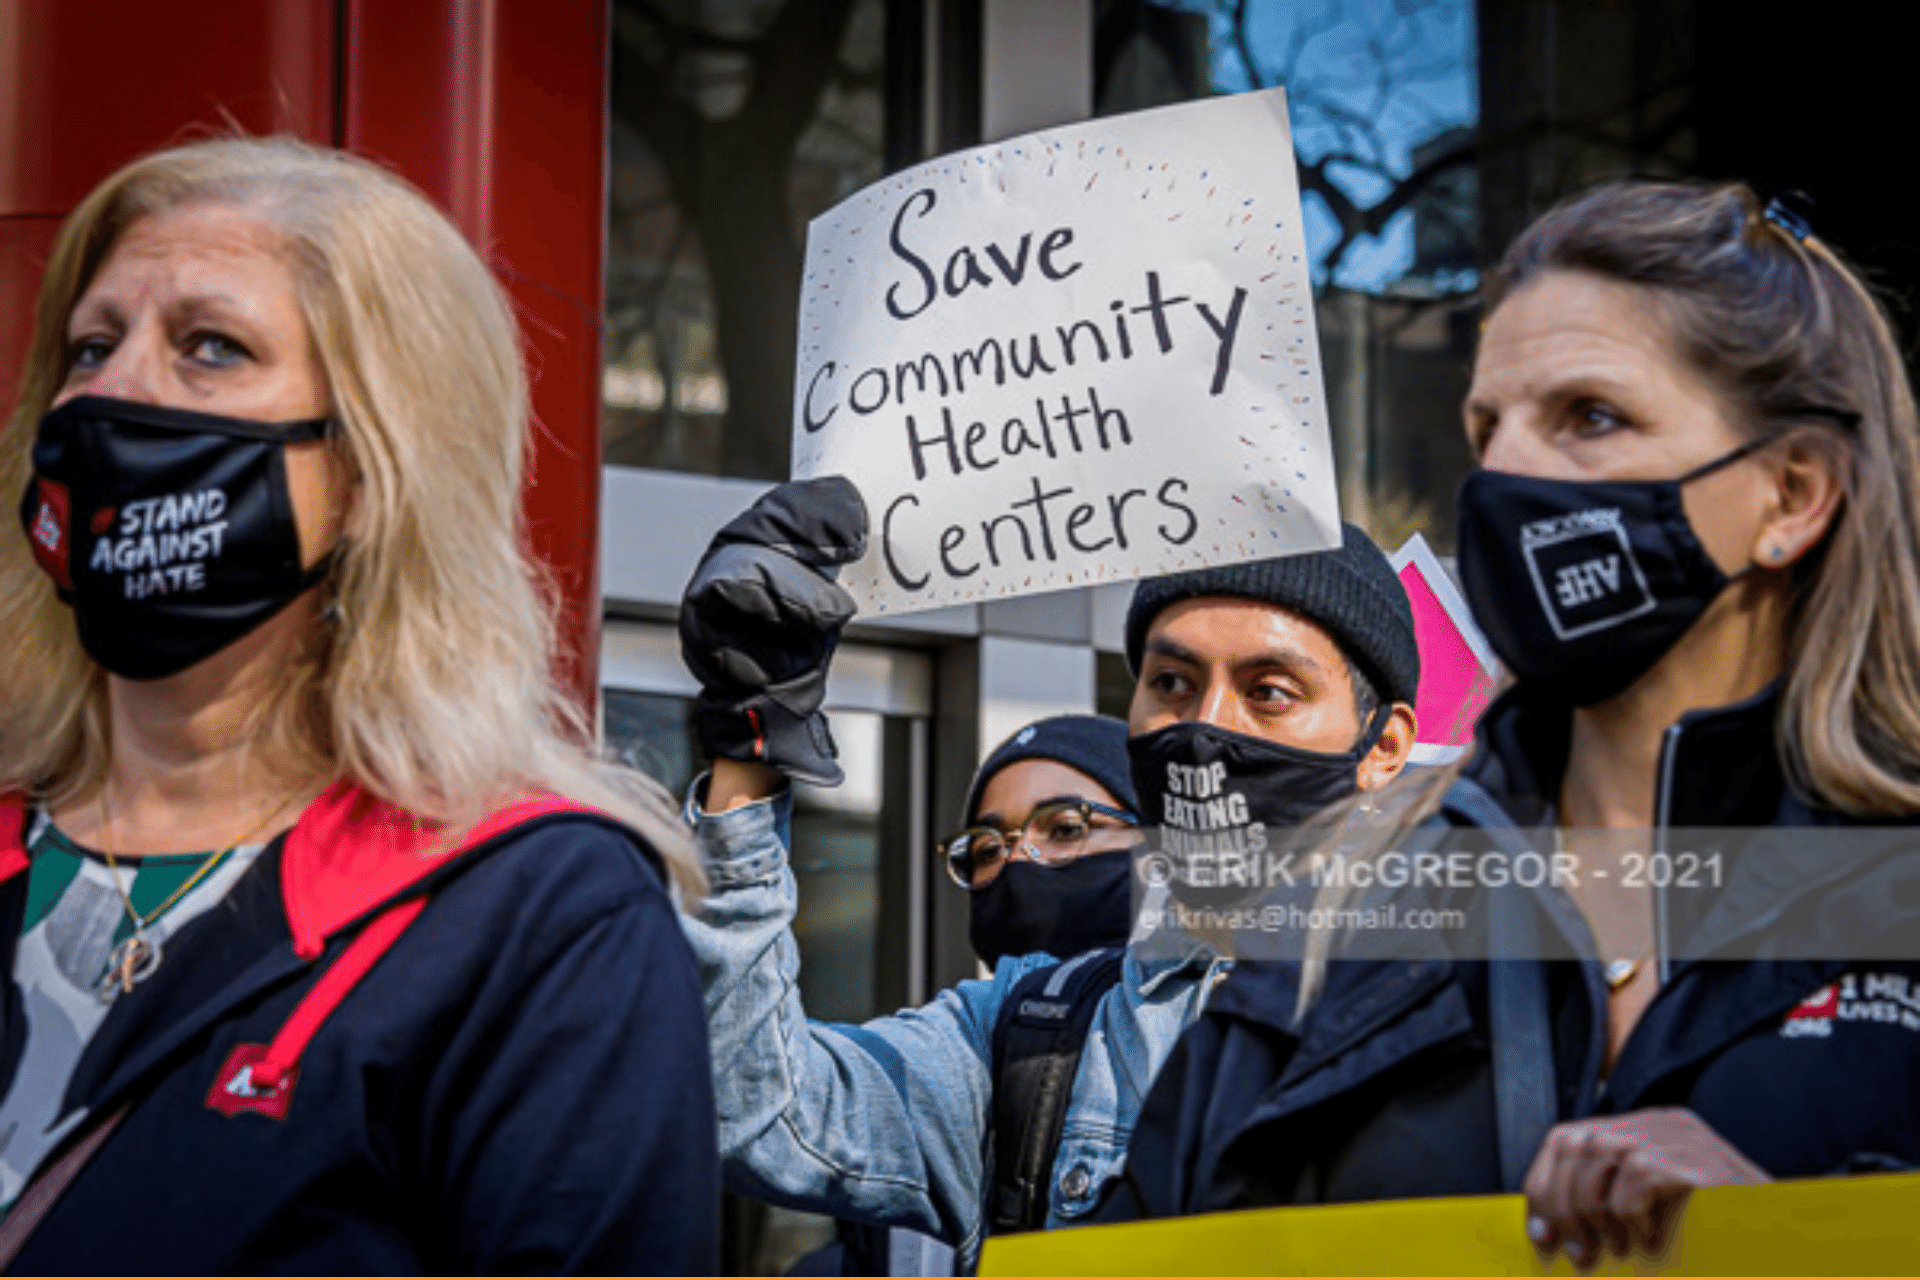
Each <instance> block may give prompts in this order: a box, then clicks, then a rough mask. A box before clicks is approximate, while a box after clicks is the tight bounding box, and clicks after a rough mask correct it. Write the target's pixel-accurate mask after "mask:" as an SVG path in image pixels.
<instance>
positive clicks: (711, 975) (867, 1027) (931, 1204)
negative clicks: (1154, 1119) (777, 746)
mask: <svg viewBox="0 0 1920 1280" xmlns="http://www.w3.org/2000/svg"><path fill="white" fill-rule="evenodd" d="M700 785H701V784H696V789H695V794H696V795H697V794H699V788H700ZM791 815H792V799H791V793H789V792H786V791H782V792H781V793H780V794H778V795H776V796H774V797H772V798H770V799H767V800H763V801H759V802H756V803H753V804H748V805H743V806H741V807H740V808H737V809H734V810H731V811H729V812H727V813H723V814H708V813H705V812H703V811H702V810H701V809H700V808H699V806H698V805H697V803H695V801H694V800H693V799H692V798H691V797H690V798H689V800H688V804H687V816H688V818H689V819H690V820H691V821H692V823H693V828H694V832H695V836H696V838H697V840H698V842H699V845H700V848H701V851H702V855H703V857H704V859H705V862H706V869H707V876H708V880H709V884H710V888H709V891H708V894H707V897H706V898H704V899H703V900H701V902H700V903H699V904H698V906H697V909H696V910H694V911H693V912H691V913H689V914H688V915H687V916H686V917H685V918H684V920H683V924H684V927H685V929H686V933H687V937H688V940H689V941H690V942H691V943H692V945H693V952H694V956H695V957H696V959H697V960H698V962H699V967H700V978H701V985H702V987H703V988H704V990H705V993H706V1004H707V1027H708V1033H709V1035H710V1037H711V1039H712V1045H713V1062H714V1068H715V1072H714V1089H715V1096H716V1102H717V1104H718V1107H719V1113H720V1154H721V1159H722V1161H723V1169H724V1171H725V1175H726V1181H727V1185H728V1186H729V1187H730V1188H732V1189H733V1190H735V1191H738V1192H740V1193H742V1194H745V1195H749V1196H752V1197H754V1198H756V1199H760V1200H766V1201H770V1202H772V1203H775V1204H782V1205H786V1206H789V1207H792V1208H798V1209H807V1210H811V1211H813V1212H816V1213H825V1214H831V1215H833V1216H835V1217H842V1218H853V1219H859V1220H862V1221H867V1222H877V1223H882V1224H885V1225H889V1226H900V1227H908V1228H911V1229H913V1230H916V1231H921V1232H925V1233H927V1234H930V1235H934V1236H937V1237H938V1238H940V1239H942V1240H945V1241H947V1242H949V1243H951V1244H954V1245H955V1246H956V1247H957V1248H958V1250H959V1252H960V1255H961V1257H962V1259H963V1261H964V1262H966V1263H971V1262H972V1260H973V1259H974V1258H975V1257H976V1256H977V1255H978V1252H979V1247H980V1242H981V1240H982V1238H983V1236H984V1234H985V1227H984V1203H985V1192H984V1187H983V1177H984V1154H985V1153H984V1150H983V1148H984V1146H985V1139H986V1133H987V1125H988V1116H989V1114H990V1103H991V1099H992V1088H993V1082H992V1077H991V1070H990V1066H989V1063H990V1059H991V1052H992V1050H991V1038H992V1034H993V1025H994V1021H995V1019H996V1018H997V1016H998V1014H999V1011H1000V1005H1001V1002H1002V1000H1003V999H1004V998H1005V995H1006V992H1007V991H1008V990H1009V988H1010V987H1011V986H1012V984H1013V983H1015V982H1017V981H1018V980H1019V978H1020V977H1021V976H1022V975H1023V974H1025V973H1027V972H1028V971H1029V970H1031V969H1033V968H1035V967H1037V966H1038V965H1041V964H1045V963H1049V962H1050V961H1049V959H1048V958H1047V957H1045V956H1027V957H1021V958H1019V959H1017V960H1008V961H1006V962H1004V963H1003V964H1002V965H1001V966H1000V968H999V970H998V972H996V973H995V974H994V976H993V977H992V978H990V979H986V980H981V981H973V982H963V983H960V984H959V985H958V986H955V987H953V988H950V989H948V990H946V991H943V992H941V993H940V994H939V995H938V996H936V997H935V998H934V999H933V1001H932V1002H930V1003H928V1004H926V1005H923V1006H921V1007H920V1008H918V1009H906V1010H903V1011H901V1012H900V1013H897V1014H895V1015H893V1016H892V1017H887V1018H876V1019H874V1020H873V1021H871V1022H867V1023H863V1024H861V1025H860V1026H851V1025H846V1024H829V1023H821V1022H814V1021H812V1020H811V1019H809V1018H808V1017H807V1016H806V1011H805V1010H804V1009H803V1008H802V1007H801V1002H800V987H799V972H800V959H799V953H798V951H797V950H796V948H795V945H794V939H793V930H792V924H793V915H794V908H795V902H796V890H795V884H794V877H793V872H792V870H791V869H790V867H789V865H788V859H787V845H788V839H789V836H788V832H789V822H790V819H791Z"/></svg>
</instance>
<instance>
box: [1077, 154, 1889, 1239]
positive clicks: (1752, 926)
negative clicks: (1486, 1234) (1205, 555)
mask: <svg viewBox="0 0 1920 1280" xmlns="http://www.w3.org/2000/svg"><path fill="white" fill-rule="evenodd" d="M1487 313H1488V318H1487V322H1486V326H1485V330H1484V333H1483V336H1482V339H1481V344H1480V350H1479V354H1478V358H1477V361H1476V364H1475V369H1474V377H1473V384H1472V389H1471V391H1470V393H1469V395H1468V398H1467V402H1466V406H1465V417H1466V428H1467V433H1468V437H1469V439H1470V441H1471V443H1472V445H1473V448H1474V450H1475V452H1476V453H1477V454H1478V455H1479V458H1480V462H1481V467H1482V469H1481V470H1480V471H1479V472H1478V473H1476V474H1475V475H1474V476H1472V477H1471V478H1470V479H1469V480H1468V481H1467V482H1466V484H1465V485H1464V486H1463V488H1462V490H1461V493H1460V498H1459V517H1460V522H1459V528H1460V534H1459V547H1458V551H1459V568H1460V574H1461V578H1462V580H1463V583H1464V585H1465V588H1466V594H1467V597H1468V599H1469V601H1470V602H1471V604H1472V606H1473V609H1474V613H1475V616H1476V618H1477V619H1478V620H1479V622H1480V625H1481V626H1482V628H1483V629H1484V630H1485V631H1486V633H1487V635H1488V637H1489V639H1490V640H1491V641H1492V643H1493V645H1494V647H1495V648H1496V650H1497V651H1498V652H1499V654H1500V656H1501V658H1502V660H1503V661H1504V662H1505V663H1506V664H1507V666H1508V668H1509V669H1510V670H1511V671H1512V673H1513V675H1514V677H1515V679H1514V683H1513V686H1512V687H1511V688H1510V689H1509V690H1508V691H1507V692H1506V693H1505V694H1504V695H1503V696H1502V697H1501V698H1500V699H1499V700H1498V701H1497V702H1496V703H1495V704H1494V705H1493V707H1492V708H1491V709H1489V711H1488V712H1487V713H1486V715H1485V716H1484V717H1483V719H1482V721H1481V723H1480V725H1479V729H1478V748H1477V751H1476V753H1475V755H1474V757H1473V758H1472V759H1471V761H1470V762H1469V763H1467V764H1466V766H1465V767H1464V769H1463V770H1460V771H1459V772H1458V773H1457V775H1456V774H1449V775H1441V776H1439V777H1435V778H1429V779H1426V780H1423V781H1419V782H1417V783H1416V784H1415V789H1414V790H1413V791H1410V792H1409V793H1408V794H1407V795H1406V796H1404V797H1400V799H1402V800H1404V802H1405V803H1406V804H1407V806H1408V808H1409V809H1410V810H1411V811H1412V812H1414V813H1415V814H1418V813H1420V812H1423V811H1429V812H1430V811H1434V810H1435V809H1436V808H1437V812H1438V818H1437V819H1436V820H1435V821H1437V823H1438V824H1439V825H1440V826H1443V827H1444V826H1446V825H1449V824H1450V825H1451V826H1452V827H1453V828H1454V832H1453V834H1452V835H1451V836H1448V837H1445V838H1448V839H1457V838H1461V837H1463V836H1464V835H1465V834H1466V833H1469V832H1473V831H1474V830H1475V829H1479V831H1478V837H1484V838H1478V837H1476V838H1477V840H1478V847H1481V848H1486V847H1489V846H1491V847H1494V848H1495V849H1496V850H1502V849H1505V850H1508V851H1510V849H1511V848H1512V847H1525V846H1524V845H1523V846H1508V845H1503V844H1502V842H1503V841H1505V840H1506V839H1507V838H1508V837H1509V836H1511V835H1512V834H1513V829H1514V828H1517V827H1531V828H1534V829H1536V831H1538V832H1539V833H1540V834H1539V837H1538V839H1537V840H1536V841H1534V843H1533V845H1532V847H1533V848H1535V849H1538V850H1540V851H1541V854H1542V855H1543V856H1550V857H1552V858H1555V859H1560V860H1562V862H1561V863H1560V864H1558V865H1564V866H1565V867H1567V868H1571V869H1572V870H1571V873H1570V874H1566V875H1560V874H1558V873H1556V874H1554V875H1551V876H1549V877H1547V878H1546V879H1545V880H1544V881H1543V882H1541V883H1539V884H1537V885H1536V886H1533V887H1530V888H1528V889H1527V890H1526V891H1525V892H1524V893H1520V892H1518V891H1508V890H1501V891H1499V892H1481V890H1489V891H1490V890H1494V889H1495V888H1496V886H1494V885H1493V884H1491V883H1489V884H1482V885H1473V884H1469V885H1467V886H1466V887H1465V889H1464V891H1462V892H1461V893H1459V894H1457V895H1456V896H1455V897H1454V898H1452V899H1449V900H1450V901H1459V902H1462V903H1465V904H1467V905H1469V906H1472V907H1474V908H1475V909H1481V908H1484V909H1485V914H1484V916H1483V917H1482V919H1481V921H1480V923H1481V924H1483V925H1484V926H1485V929H1486V932H1485V933H1483V934H1481V935H1480V938H1479V943H1478V944H1476V945H1479V944H1484V945H1486V946H1487V947H1490V948H1491V951H1487V950H1482V951H1479V952H1478V953H1477V954H1478V956H1479V957H1481V958H1480V959H1478V960H1476V959H1474V958H1473V956H1471V955H1467V954H1464V953H1454V954H1452V955H1451V956H1448V955H1447V954H1446V953H1445V952H1444V951H1441V952H1438V953H1436V956H1435V958H1433V959H1431V960H1422V961H1419V962H1407V961H1397V960H1394V959H1391V958H1386V957H1383V956H1382V955H1381V953H1380V952H1379V951H1378V950H1377V949H1376V950H1374V951H1373V952H1372V953H1371V956H1370V957H1368V956H1365V955H1362V954H1361V953H1360V951H1359V949H1358V945H1357V944H1356V943H1355V941H1354V940H1353V939H1351V938H1348V939H1337V938H1333V937H1331V936H1323V937H1321V938H1319V939H1317V940H1316V941H1317V943H1318V944H1319V945H1318V946H1317V947H1315V948H1312V949H1310V950H1309V954H1308V958H1307V962H1306V964H1305V965H1304V966H1303V967H1301V966H1274V967H1260V966H1242V967H1241V969H1240V970H1239V971H1237V972H1236V973H1235V975H1234V977H1233V979H1232V981H1230V982H1229V983H1228V984H1227V986H1226V987H1225V988H1223V989H1222V991H1221V992H1220V993H1219V995H1218V996H1217V997H1216V999H1215V1001H1214V1002H1213V1004H1212V1006H1211V1007H1210V1009H1209V1012H1208V1014H1207V1015H1206V1017H1205V1018H1203V1020H1202V1021H1201V1022H1200V1024H1198V1025H1197V1026H1196V1027H1195V1028H1193V1029H1192V1030H1191V1031H1190V1032H1189V1033H1188V1034H1187V1036H1186V1037H1185V1038H1184V1039H1183V1042H1182V1044H1181V1045H1180V1046H1179V1047H1178V1048H1177V1049H1176V1050H1175V1053H1174V1055H1173V1057H1172V1058H1171V1059H1170V1060H1169V1063H1168V1066H1167V1068H1166V1069H1165V1071H1164V1072H1163V1073H1162V1075H1161V1077H1160V1079H1159V1081H1158V1083H1157V1084H1156V1087H1155V1089H1154V1091H1153V1094H1152V1096H1151V1097H1150V1098H1149V1100H1148V1103H1147V1106H1146V1108H1145V1110H1144V1112H1143V1115H1142V1120H1141V1124H1140V1126H1139V1128H1138V1129H1137V1130H1136V1134H1135V1141H1134V1145H1133V1147H1132V1149H1131V1151H1130V1154H1129V1165H1128V1173H1127V1175H1126V1178H1125V1186H1124V1188H1123V1190H1122V1191H1121V1192H1120V1193H1119V1194H1117V1195H1116V1196H1115V1197H1114V1199H1113V1201H1112V1202H1111V1204H1110V1205H1108V1206H1107V1208H1106V1216H1108V1217H1109V1218H1122V1217H1131V1216H1142V1215H1159V1214H1168V1213H1182V1212H1195V1211H1201V1210H1208V1209H1217V1208H1229V1207H1236V1206H1247V1205H1255V1204H1291V1203H1307V1202H1318V1201H1333V1200H1361V1199H1373V1198H1390V1197H1398V1196H1415V1195H1450V1194H1470V1193H1475V1192H1491V1191H1498V1190H1502V1189H1505V1190H1508V1191H1519V1192H1524V1194H1525V1196H1526V1199H1527V1205H1528V1223H1527V1230H1528V1235H1529V1238H1530V1239H1531V1240H1532V1242H1533V1243H1534V1244H1535V1245H1536V1246H1538V1248H1539V1249H1540V1250H1541V1252H1542V1253H1543V1254H1544V1255H1548V1256H1551V1255H1552V1254H1554V1253H1556V1252H1558V1251H1560V1250H1561V1249H1564V1250H1566V1252H1567V1253H1568V1254H1569V1255H1570V1256H1571V1257H1572V1258H1573V1260H1574V1261H1575V1262H1576V1263H1578V1264H1581V1265H1587V1264H1591V1263H1593V1262H1595V1261H1597V1260H1598V1259H1599V1257H1600V1255H1601V1253H1602V1252H1603V1251H1612V1252H1615V1253H1621V1254H1625V1253H1627V1252H1628V1251H1629V1250H1631V1249H1633V1248H1647V1249H1653V1250H1657V1249H1658V1248H1659V1247H1660V1245H1661V1243H1662V1242H1663V1241H1664V1240H1665V1239H1666V1238H1668V1234H1669V1233H1670V1231H1671V1228H1672V1224H1673V1221H1674V1218H1675V1215H1676V1212H1677V1209H1678V1206H1680V1205H1681V1204H1682V1202H1683V1201H1684V1199H1685V1197H1686V1195H1687V1193H1688V1192H1689V1191H1690V1190H1692V1189H1694V1188H1697V1187H1705V1186H1715V1185H1724V1184H1733V1183H1747V1182H1759V1181H1764V1180H1768V1179H1772V1178H1785V1177H1810V1176H1819V1175H1825V1174H1831V1173H1837V1172H1846V1171H1849V1170H1869V1169H1877V1168H1897V1167H1908V1166H1912V1165H1914V1164H1915V1163H1920V1105H1916V1102H1915V1097H1916V1095H1915V1092H1914V1087H1913V1081H1914V1080H1915V1079H1917V1078H1920V965H1916V964H1915V963H1914V960H1913V957H1915V956H1916V955H1920V952H1916V951H1914V950H1913V949H1912V947H1913V942H1914V939H1915V937H1916V936H1920V896H1917V895H1916V894H1915V893H1914V886H1915V884H1916V883H1920V867H1916V866H1915V865H1914V863H1913V860H1912V859H1911V858H1905V857H1902V856H1901V855H1900V854H1899V853H1898V849H1897V843H1898V842H1897V841H1894V840H1889V839H1887V838H1885V837H1886V832H1885V827H1886V826H1887V825H1888V824H1905V823H1910V822H1912V820H1913V817H1914V815H1915V814H1916V813H1920V661H1917V660H1916V655H1920V523H1917V522H1920V426H1917V424H1916V416H1915V406H1914V399H1913V394H1912V391H1911V389H1910V387H1909V384H1908V380H1907V376H1906V373H1905V370H1904V367H1903V364H1902V360H1901V354H1900V350H1899V347H1898V344H1897V342H1896V340H1895V338H1894V335H1893V331H1892V329H1891V328H1890V326H1889V324H1888V322H1887V319H1886V316H1885V314H1884V313H1883V311H1882V310H1881V308H1880V306H1879V305H1878V304H1877V303H1876V302H1875V300H1874V299H1873V297H1872V295H1871V294H1870V292H1869V291H1868V290H1867V289H1866V287H1865V286H1864V285H1863V284H1862V282H1861V280H1860V278H1859V276H1858V274H1857V273H1856V272H1855V271H1854V270H1853V269H1852V268H1850V267H1849V266H1848V265H1847V264H1846V263H1845V261H1844V260H1843V259H1842V258H1841V257H1840V256H1839V255H1838V254H1837V253H1836V252H1835V251H1834V250H1833V249H1832V248H1830V247H1829V246H1827V245H1826V244H1825V243H1824V242H1822V241H1821V240H1820V239H1819V237H1818V236H1817V235H1816V234H1814V233H1813V231H1812V229H1811V228H1810V227H1809V225H1808V223H1807V221H1806V219H1805V217H1804V216H1803V214H1801V213H1800V212H1798V211H1797V210H1795V209H1793V208H1789V207H1786V206H1783V205H1781V204H1779V203H1775V204H1773V205H1769V206H1766V207H1764V208H1763V207H1762V206H1761V204H1760V203H1759V202H1758V201H1757V200H1756V198H1755V197H1754V195H1753V193H1752V192H1750V191H1749V190H1747V189H1746V188H1745V187H1740V186H1724V187H1711V188H1709V187H1694V186H1677V185H1676V186H1662V185H1651V184H1630V185H1619V186H1609V187H1603V188H1600V189H1598V190H1595V191H1593V192H1591V193H1589V194H1587V195H1585V196H1583V197H1580V198H1578V199H1575V200H1573V201H1571V202H1569V203H1567V204H1565V205H1563V206H1562V207H1560V208H1558V209H1556V210H1554V211H1553V212H1551V213H1549V214H1547V215H1546V216H1545V217H1544V218H1542V219H1541V220H1540V221H1539V222H1538V223H1536V224H1535V225H1534V226H1533V227H1532V228H1530V229H1529V230H1528V231H1527V232H1526V233H1525V234H1524V235H1522V236H1521V238H1520V239H1519V241H1518V242H1517V243H1516V244H1515V245H1514V246H1513V248H1512V249H1511V250H1510V251H1509V252H1508V253H1507V255H1506V258H1505V260H1504V261H1503V262H1502V263H1501V265H1500V267H1499V269H1498V271H1496V272H1495V273H1493V274H1492V275H1491V276H1490V278H1489V287H1488V298H1487ZM1379 799H1380V802H1381V804H1382V805H1383V806H1384V807H1386V808H1387V809H1390V810H1396V809H1398V806H1397V805H1396V804H1395V799H1396V798H1395V797H1391V796H1383V797H1380V798H1379ZM1728 828H1742V829H1755V828H1767V829H1771V830H1773V831H1775V832H1777V831H1778V830H1779V829H1782V828H1821V829H1822V834H1821V835H1820V836H1819V837H1818V838H1808V837H1807V836H1804V835H1790V836H1786V837H1782V836H1779V835H1772V836H1766V837H1761V836H1756V835H1753V834H1752V833H1751V832H1749V833H1748V834H1746V835H1741V836H1738V837H1735V836H1710V835H1708V834H1707V833H1708V832H1710V831H1712V830H1715V829H1728ZM1434 829H1435V828H1434V826H1433V824H1432V823H1430V824H1429V826H1428V827H1427V831H1428V833H1429V834H1431V833H1432V832H1433V830H1434ZM1402 834H1404V833H1402ZM1395 838H1396V836H1395V833H1394V832H1392V831H1388V832H1386V833H1384V834H1383V835H1381V836H1380V837H1379V838H1377V839H1375V840H1374V846H1375V847H1376V848H1383V847H1387V846H1390V845H1391V844H1392V843H1393V842H1394V839H1395ZM1436 838H1439V837H1436ZM1465 843H1469V844H1473V843H1475V839H1474V838H1468V839H1466V840H1465ZM1694 844H1698V845H1699V846H1700V847H1699V849H1697V850H1693V849H1691V848H1690V846H1692V845H1694ZM1710 850H1718V851H1719V852H1718V854H1717V861H1709V860H1708V858H1709V857H1711V856H1716V855H1713V854H1711V853H1710V852H1709V851H1710ZM1690 858H1691V859H1695V860H1694V861H1689V859H1690ZM1379 865H1381V866H1385V865H1386V863H1385V861H1384V859H1383V860H1382V862H1381V863H1380V864H1379ZM1486 865H1488V866H1492V867H1495V868H1500V869H1505V870H1506V871H1508V872H1511V871H1512V869H1513V868H1515V867H1517V866H1520V865H1522V864H1520V863H1518V862H1516V861H1515V860H1513V859H1512V858H1511V857H1507V858H1504V860H1500V861H1497V862H1494V863H1490V864H1486ZM1540 865H1543V866H1545V865H1550V864H1547V863H1542V864H1540ZM1475 874H1477V873H1475ZM1495 878H1497V877H1495ZM1489 954H1491V955H1492V956H1493V957H1495V958H1494V959H1493V960H1492V961H1491V962H1488V961H1487V960H1486V959H1485V957H1487V956H1488V955H1489ZM1556 955H1558V956H1569V957H1579V958H1578V959H1566V960H1552V959H1549V958H1547V957H1551V956H1556ZM1363 1013H1364V1016H1363ZM1356 1027H1363V1029H1362V1030H1358V1031H1356V1030H1355V1028H1356Z"/></svg>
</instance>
